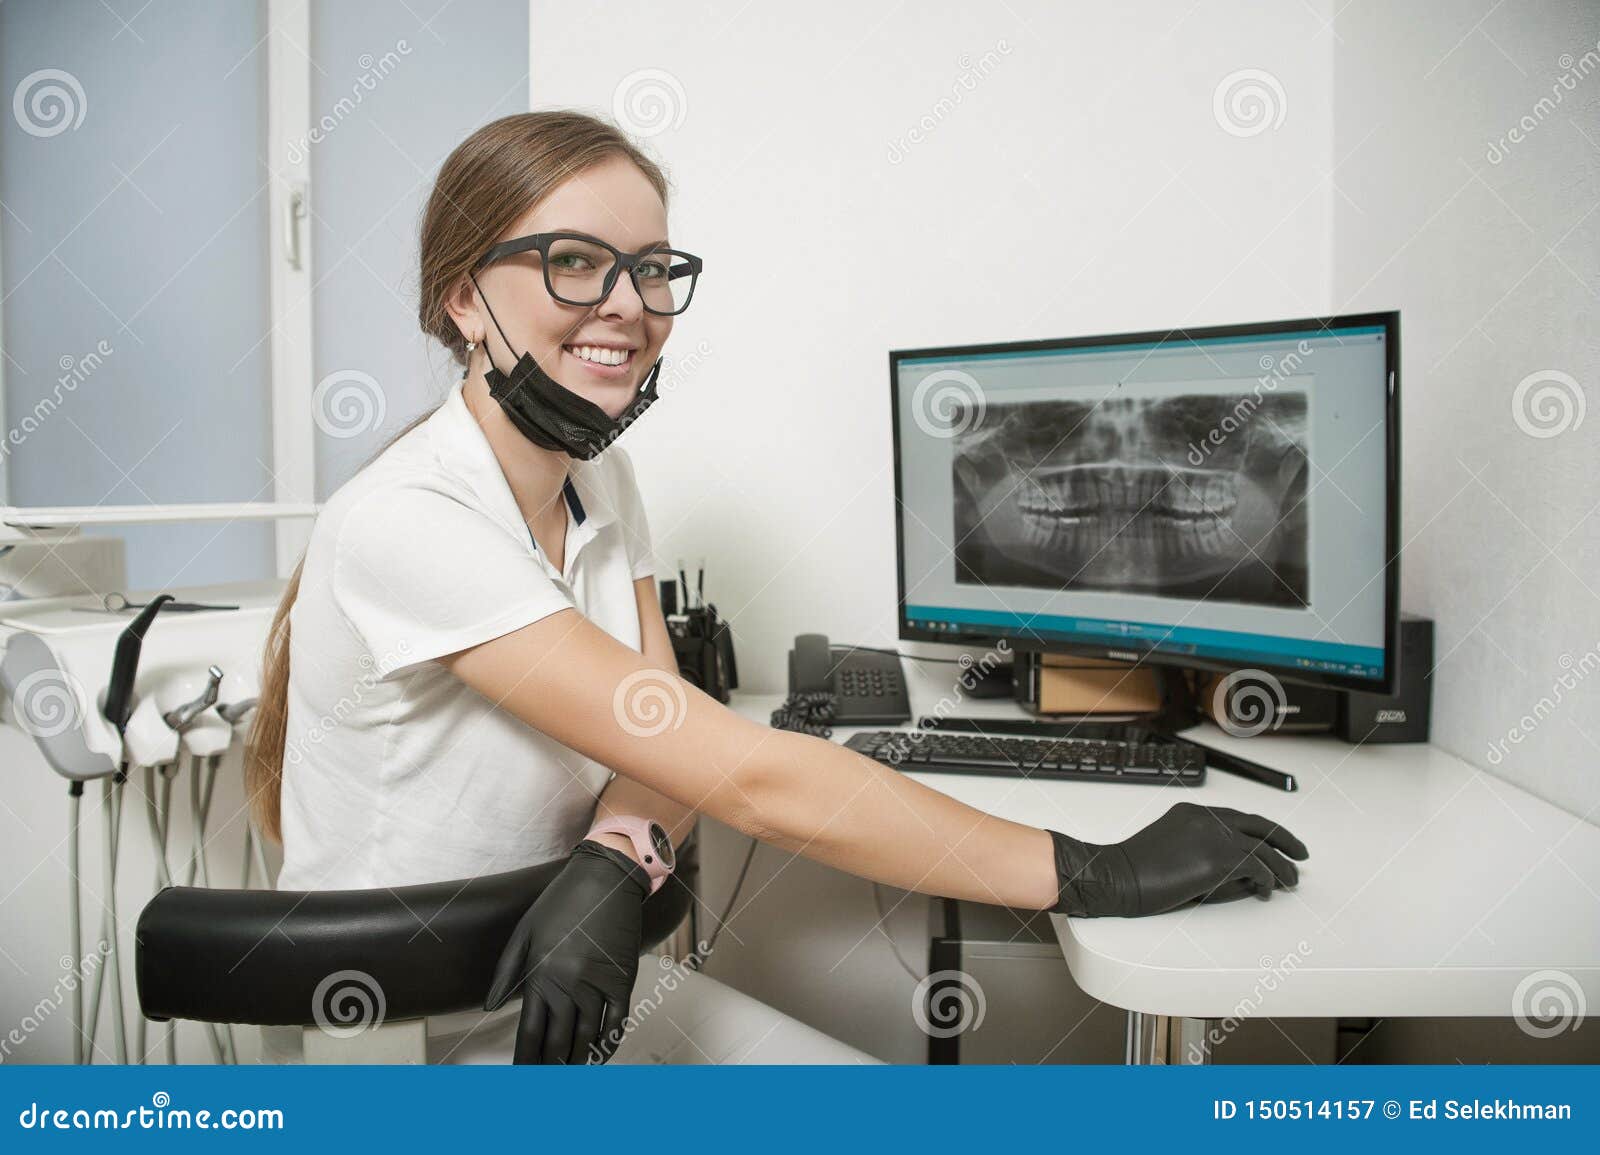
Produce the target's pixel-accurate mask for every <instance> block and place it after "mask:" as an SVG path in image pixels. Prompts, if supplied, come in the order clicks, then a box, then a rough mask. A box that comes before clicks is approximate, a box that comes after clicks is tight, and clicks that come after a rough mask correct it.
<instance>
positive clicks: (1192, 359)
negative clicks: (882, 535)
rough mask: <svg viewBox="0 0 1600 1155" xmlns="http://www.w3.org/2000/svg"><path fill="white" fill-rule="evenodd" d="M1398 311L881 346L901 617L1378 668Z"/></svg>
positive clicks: (1044, 636)
mask: <svg viewBox="0 0 1600 1155" xmlns="http://www.w3.org/2000/svg"><path fill="white" fill-rule="evenodd" d="M1398 329H1399V317H1398V314H1393V313H1377V314H1367V315H1362V316H1354V317H1333V318H1320V319H1311V320H1305V321H1283V322H1272V323H1269V324H1262V325H1237V326H1226V327H1220V328H1210V329H1191V330H1184V331H1168V332H1160V333H1138V334H1126V335H1121V336H1111V337H1098V338H1075V339H1071V340H1061V341H1030V342H1022V343H1016V344H1006V345H987V346H967V347H961V348H944V349H917V350H901V351H897V352H894V353H891V354H890V358H889V369H890V381H891V389H892V393H893V406H894V410H893V411H894V422H895V484H896V489H897V498H898V500H897V506H896V514H897V520H898V523H899V526H898V533H899V543H898V544H899V566H900V634H901V637H903V638H908V639H922V640H936V641H978V640H989V639H995V638H1002V637H1003V638H1010V639H1019V640H1022V641H1023V642H1024V644H1026V645H1037V646H1039V647H1042V648H1045V649H1052V650H1066V651H1071V652H1077V653H1093V654H1096V655H1100V656H1106V657H1113V658H1122V659H1128V658H1130V657H1131V658H1135V659H1140V660H1154V661H1163V662H1176V663H1181V664H1189V665H1194V666H1197V667H1201V668H1210V669H1221V670H1232V669H1246V668H1255V669H1262V670H1265V671H1269V672H1273V673H1276V674H1279V675H1282V676H1284V677H1286V678H1289V679H1291V680H1296V681H1307V682H1314V683H1323V684H1329V685H1339V686H1344V687H1347V688H1362V689H1368V690H1384V689H1388V688H1390V687H1391V686H1392V675H1393V663H1394V652H1395V648H1394V642H1393V639H1394V637H1395V622H1396V619H1397V606H1396V599H1397V596H1398V593H1397V582H1398V573H1397V565H1396V564H1392V563H1391V560H1390V559H1391V558H1393V557H1394V556H1395V552H1396V551H1395V543H1396V540H1397V533H1398V527H1397V524H1396V520H1397V514H1396V508H1397V493H1396V477H1397V466H1398V452H1399V448H1398V445H1399V435H1398V429H1397V428H1396V420H1397V412H1398V409H1397V399H1396V397H1395V386H1396V376H1397V373H1396V364H1397V360H1398V349H1397V345H1398V341H1399V333H1398Z"/></svg>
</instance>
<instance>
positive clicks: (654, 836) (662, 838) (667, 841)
mask: <svg viewBox="0 0 1600 1155" xmlns="http://www.w3.org/2000/svg"><path fill="white" fill-rule="evenodd" d="M650 844H651V845H652V846H654V847H655V851H656V857H657V858H659V859H660V860H661V865H662V866H664V867H666V868H667V869H668V870H671V869H672V868H673V866H674V862H673V851H672V839H671V837H670V836H668V834H667V832H666V830H664V829H663V828H662V826H661V824H660V823H659V822H652V823H651V824H650Z"/></svg>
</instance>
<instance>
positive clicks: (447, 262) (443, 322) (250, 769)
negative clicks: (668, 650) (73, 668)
mask: <svg viewBox="0 0 1600 1155" xmlns="http://www.w3.org/2000/svg"><path fill="white" fill-rule="evenodd" d="M618 156H621V157H625V158H627V159H628V160H630V161H632V162H633V164H634V165H636V166H637V167H638V168H639V170H640V171H641V172H642V173H644V175H645V177H646V178H647V179H648V180H649V181H650V183H651V184H652V185H653V186H654V187H655V190H656V192H657V193H659V194H660V196H661V200H662V202H663V203H665V202H666V199H667V178H666V176H665V174H663V173H662V171H661V169H660V168H659V167H658V166H657V165H656V163H655V162H654V161H652V160H651V159H650V158H649V157H648V156H646V155H645V154H644V153H643V152H642V151H641V150H640V149H639V148H638V147H637V146H636V145H635V144H633V142H632V141H630V140H629V139H628V138H627V137H626V136H624V135H623V134H622V132H620V131H619V130H618V129H616V128H615V127H613V126H612V125H610V124H607V123H606V122H605V121H602V120H597V119H596V118H594V117H592V116H588V115H586V114H584V113H581V112H572V111H566V110H556V111H545V112H522V113H517V114H516V115H514V116H507V117H503V118H502V119H500V120H496V121H492V122H490V123H489V124H486V125H484V126H483V127H482V128H480V129H478V130H477V131H476V132H474V133H473V134H472V135H471V136H469V137H467V138H466V139H465V140H463V141H462V142H461V143H460V144H459V145H457V146H456V148H455V151H454V152H452V153H451V154H450V155H449V157H448V158H446V160H445V162H444V164H443V166H441V167H440V169H439V175H438V177H437V178H436V179H435V181H434V183H433V193H432V195H430V196H429V197H428V205H427V208H426V209H425V210H424V212H423V217H422V230H421V237H420V246H419V247H420V250H421V254H420V255H421V261H420V265H421V276H420V283H421V295H420V300H419V302H418V307H417V320H418V322H419V324H420V325H421V326H422V331H423V332H424V333H427V334H428V335H429V336H430V337H433V338H435V339H436V340H438V341H439V342H440V343H441V344H442V345H444V347H445V348H446V349H448V350H449V351H450V355H451V357H452V358H453V359H454V360H455V361H456V363H457V364H459V365H461V366H462V367H463V368H465V367H466V364H467V340H466V337H465V336H463V335H462V333H461V331H460V330H459V329H457V328H456V325H455V322H454V321H453V320H452V319H451V317H450V313H449V310H448V309H447V307H446V306H447V303H448V302H449V300H450V296H451V294H452V293H453V292H454V291H455V290H456V288H457V287H458V286H459V285H460V283H461V280H462V278H464V277H465V276H466V275H467V273H468V272H469V271H471V269H472V266H473V265H474V264H475V263H476V262H477V260H478V259H479V258H480V257H482V256H483V254H484V253H485V252H486V251H487V250H488V249H489V246H490V245H492V244H493V243H494V242H495V240H497V239H498V238H499V237H500V234H501V233H503V232H505V231H506V230H507V229H509V228H510V227H511V226H512V225H513V224H514V223H515V222H516V221H517V220H518V219H520V218H521V217H522V216H524V215H525V214H526V213H528V212H529V210H531V209H532V208H533V207H534V206H535V205H537V204H539V202H541V201H542V200H544V199H545V198H546V197H547V196H549V195H550V194H551V193H552V192H553V191H555V189H556V187H557V186H558V185H560V184H561V183H562V182H563V181H565V180H566V179H567V178H568V177H570V176H572V175H574V174H576V173H579V172H582V171H583V170H584V169H587V168H589V167H591V166H592V165H595V164H598V163H600V162H601V161H605V160H610V159H612V158H613V157H618ZM428 416H429V414H426V413H425V414H423V415H422V416H421V417H419V418H417V420H416V421H413V422H412V423H411V424H410V425H408V426H407V427H406V428H405V429H403V430H401V431H400V433H399V434H397V435H396V436H395V437H394V438H392V439H391V441H390V444H393V442H394V441H395V440H398V439H399V438H400V437H403V436H404V435H405V434H406V433H407V432H409V431H410V430H411V429H413V428H415V427H416V426H417V425H418V424H420V423H421V422H423V421H425V420H427V418H428ZM385 448H387V446H386V447H385ZM379 452H380V453H381V452H382V450H379ZM304 568H305V558H303V557H302V558H301V559H300V563H299V564H298V565H296V566H295V569H294V574H293V576H291V577H290V578H289V584H288V586H287V587H285V589H284V591H283V599H282V601H280V602H279V603H278V609H277V612H276V613H274V614H273V615H272V625H271V627H270V628H269V629H268V631H267V643H266V648H265V650H264V652H263V654H262V659H261V700H260V703H259V705H258V706H257V707H256V713H255V719H254V721H253V722H252V723H251V726H250V735H249V738H248V739H247V741H246V743H245V755H244V784H245V793H246V796H247V797H248V798H249V799H250V807H251V811H252V813H253V814H254V816H255V821H256V826H257V827H258V828H259V829H260V830H261V832H262V833H263V834H264V835H266V836H267V837H269V838H271V839H273V840H274V841H279V842H281V841H282V840H283V832H282V825H281V823H280V815H281V807H282V797H283V757H284V744H285V735H286V732H287V729H288V722H289V716H288V715H289V704H288V703H289V611H290V610H291V609H293V607H294V602H295V598H296V597H297V596H298V595H299V593H300V574H301V571H302V570H303V569H304Z"/></svg>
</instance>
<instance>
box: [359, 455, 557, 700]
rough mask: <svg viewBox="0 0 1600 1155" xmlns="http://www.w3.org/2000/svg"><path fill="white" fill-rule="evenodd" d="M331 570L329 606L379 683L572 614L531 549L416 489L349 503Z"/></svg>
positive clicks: (453, 502) (450, 500)
mask: <svg viewBox="0 0 1600 1155" xmlns="http://www.w3.org/2000/svg"><path fill="white" fill-rule="evenodd" d="M332 572H333V577H332V582H333V589H332V594H333V600H334V603H335V604H336V605H337V606H338V607H339V609H340V611H341V612H342V613H343V614H344V616H345V618H346V620H348V621H349V623H350V625H351V627H352V628H353V629H354V631H355V632H356V634H357V635H358V636H359V637H360V639H361V641H362V643H363V644H364V645H365V646H366V648H367V651H368V653H369V654H370V655H371V657H372V662H373V668H374V671H375V672H376V673H377V675H378V676H379V677H387V676H388V675H390V674H392V673H394V672H395V671H397V670H401V669H404V668H406V667H408V666H412V665H415V664H417V663H419V662H426V661H429V660H431V659H433V658H438V657H442V656H444V655H445V654H453V653H455V652H457V651H459V650H465V649H469V648H471V647H472V646H475V645H478V644H480V643H482V642H487V641H490V640H492V639H494V638H498V637H501V636H503V635H505V634H509V633H511V632H512V631H514V630H518V629H521V628H522V627H523V626H526V625H529V624H531V623H533V622H536V621H538V620H539V619H540V618H544V617H548V616H549V615H550V614H553V613H556V612H557V611H559V610H564V609H571V608H573V601H572V598H571V595H570V593H569V592H568V591H567V590H566V589H565V587H564V586H560V585H558V584H557V583H556V581H555V580H553V579H552V578H551V576H550V574H549V573H548V572H547V571H546V570H545V568H544V566H543V564H542V563H541V562H540V561H539V559H538V558H537V557H536V556H535V555H534V553H533V552H532V549H531V545H524V544H523V543H522V542H520V541H519V540H518V539H517V538H516V536H515V535H513V534H512V533H510V532H509V531H508V530H507V529H506V528H505V527H504V526H501V525H498V524H496V523H495V522H494V521H493V520H492V519H491V518H489V517H487V516H485V515H484V514H483V513H481V512H479V511H477V510H475V509H473V508H471V507H469V506H468V505H466V504H464V503H462V502H461V501H459V500H457V499H456V498H454V497H452V496H451V495H449V494H448V493H444V492H441V491H439V490H435V489H429V488H424V487H421V486H394V487H390V488H386V489H383V490H379V491H375V492H373V493H369V494H367V495H366V496H365V497H362V498H361V499H360V500H359V501H357V502H356V503H355V504H354V505H352V506H351V507H350V508H349V509H348V510H347V511H346V512H345V516H344V519H343V521H342V523H341V524H340V526H339V529H338V533H337V538H336V545H335V556H334V564H333V570H332Z"/></svg>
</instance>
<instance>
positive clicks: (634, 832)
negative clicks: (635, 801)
mask: <svg viewBox="0 0 1600 1155" xmlns="http://www.w3.org/2000/svg"><path fill="white" fill-rule="evenodd" d="M596 834H620V835H622V836H623V837H624V838H626V839H628V841H630V842H632V843H633V850H634V853H635V854H637V855H638V856H639V864H640V865H641V866H643V867H644V871H645V873H646V874H648V875H649V876H650V893H651V894H654V893H655V892H656V891H658V890H660V889H661V884H662V883H664V882H666V881H667V876H668V875H669V874H671V873H672V868H673V866H674V865H676V856H675V855H674V853H673V850H672V839H671V837H669V836H668V834H667V832H666V830H665V829H664V828H663V827H662V825H661V823H659V822H651V821H650V820H649V819H648V818H635V817H632V816H631V815H630V816H628V817H623V818H604V819H601V820H600V821H599V822H596V823H595V824H594V826H593V827H592V828H590V830H589V833H588V834H587V835H585V837H587V838H593V837H594V836H595V835H596Z"/></svg>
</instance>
